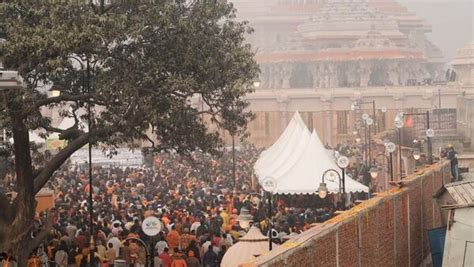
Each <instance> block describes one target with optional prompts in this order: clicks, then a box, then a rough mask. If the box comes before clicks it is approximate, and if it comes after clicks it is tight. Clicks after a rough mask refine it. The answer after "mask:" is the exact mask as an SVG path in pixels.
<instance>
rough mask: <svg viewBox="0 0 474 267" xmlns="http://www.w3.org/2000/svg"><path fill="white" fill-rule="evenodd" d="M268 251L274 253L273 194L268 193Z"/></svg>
mask: <svg viewBox="0 0 474 267" xmlns="http://www.w3.org/2000/svg"><path fill="white" fill-rule="evenodd" d="M267 194H268V249H269V250H270V251H272V231H273V226H272V193H271V192H268V193H267Z"/></svg>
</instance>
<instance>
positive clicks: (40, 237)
mask: <svg viewBox="0 0 474 267" xmlns="http://www.w3.org/2000/svg"><path fill="white" fill-rule="evenodd" d="M55 214H56V213H55V212H52V211H49V212H48V217H47V218H46V222H45V223H44V225H43V227H42V229H41V231H40V232H39V233H38V234H37V235H36V236H35V237H34V238H33V240H31V241H30V242H28V247H27V248H26V250H27V251H28V254H29V253H31V251H33V249H35V248H37V247H38V246H39V245H40V244H41V242H43V241H44V239H46V237H47V236H48V234H49V232H50V231H51V229H52V228H53V219H54V216H55Z"/></svg>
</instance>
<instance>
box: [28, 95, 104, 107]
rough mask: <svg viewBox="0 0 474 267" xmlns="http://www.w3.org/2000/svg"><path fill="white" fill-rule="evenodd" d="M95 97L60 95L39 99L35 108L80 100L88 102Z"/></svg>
mask: <svg viewBox="0 0 474 267" xmlns="http://www.w3.org/2000/svg"><path fill="white" fill-rule="evenodd" d="M94 97H95V96H94V95H93V94H83V95H60V96H55V97H49V98H45V99H41V100H39V101H37V102H36V104H35V108H39V107H42V106H46V105H49V104H53V103H56V104H59V103H61V102H63V101H80V100H88V99H91V98H94Z"/></svg>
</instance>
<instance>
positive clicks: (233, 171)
mask: <svg viewBox="0 0 474 267" xmlns="http://www.w3.org/2000/svg"><path fill="white" fill-rule="evenodd" d="M232 181H233V189H234V190H233V191H235V189H236V176H235V134H232Z"/></svg>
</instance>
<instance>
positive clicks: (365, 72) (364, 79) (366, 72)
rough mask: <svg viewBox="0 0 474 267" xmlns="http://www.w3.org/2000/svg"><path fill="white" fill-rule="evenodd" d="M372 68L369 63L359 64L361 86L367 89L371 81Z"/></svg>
mask: <svg viewBox="0 0 474 267" xmlns="http://www.w3.org/2000/svg"><path fill="white" fill-rule="evenodd" d="M370 72H371V66H370V65H369V64H368V62H361V63H360V64H359V77H360V86H362V87H367V86H368V85H369V80H370Z"/></svg>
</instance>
